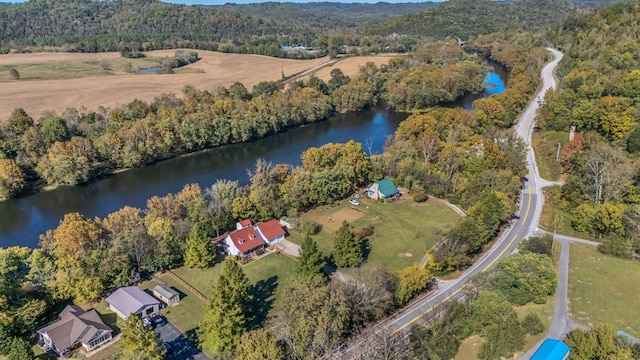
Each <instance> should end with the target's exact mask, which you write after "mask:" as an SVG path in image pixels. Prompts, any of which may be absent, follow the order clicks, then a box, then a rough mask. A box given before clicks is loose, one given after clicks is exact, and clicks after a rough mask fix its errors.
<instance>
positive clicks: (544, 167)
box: [531, 131, 569, 181]
mask: <svg viewBox="0 0 640 360" xmlns="http://www.w3.org/2000/svg"><path fill="white" fill-rule="evenodd" d="M567 142H569V134H568V133H567V132H561V131H536V132H534V133H533V138H532V144H531V145H532V146H533V150H534V151H535V153H536V164H537V165H538V170H539V171H540V176H542V177H543V178H544V179H547V180H553V181H558V180H560V177H561V175H562V166H561V164H560V162H558V161H556V156H557V154H558V144H561V147H564V145H566V143H567Z"/></svg>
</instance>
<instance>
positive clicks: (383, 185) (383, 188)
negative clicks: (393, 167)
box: [377, 178, 400, 197]
mask: <svg viewBox="0 0 640 360" xmlns="http://www.w3.org/2000/svg"><path fill="white" fill-rule="evenodd" d="M377 184H378V186H379V187H380V190H379V191H380V193H381V194H382V196H384V197H389V196H393V195H395V194H397V193H399V192H400V190H398V188H397V187H396V186H395V185H394V184H393V181H391V179H389V178H385V179H382V180H380V181H377Z"/></svg>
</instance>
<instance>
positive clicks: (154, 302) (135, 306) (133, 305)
mask: <svg viewBox="0 0 640 360" xmlns="http://www.w3.org/2000/svg"><path fill="white" fill-rule="evenodd" d="M105 301H106V302H107V303H108V304H109V308H110V309H111V310H113V312H115V313H116V314H118V316H120V317H121V318H122V319H124V320H126V319H127V318H128V317H129V315H131V314H136V315H139V316H140V317H142V318H146V317H150V316H151V315H154V314H157V313H158V312H159V311H160V301H159V300H158V299H156V298H154V297H153V296H151V295H149V294H147V293H146V292H144V291H142V290H141V289H140V288H139V287H137V286H127V287H121V288H119V289H118V290H116V291H115V292H114V293H113V294H111V295H109V297H108V298H106V299H105Z"/></svg>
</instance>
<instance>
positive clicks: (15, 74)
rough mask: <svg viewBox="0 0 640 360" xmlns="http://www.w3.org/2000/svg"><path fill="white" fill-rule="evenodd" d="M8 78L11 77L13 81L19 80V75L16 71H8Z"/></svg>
mask: <svg viewBox="0 0 640 360" xmlns="http://www.w3.org/2000/svg"><path fill="white" fill-rule="evenodd" d="M9 76H11V78H12V79H13V80H20V73H19V72H18V70H16V69H9Z"/></svg>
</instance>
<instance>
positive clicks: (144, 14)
mask: <svg viewBox="0 0 640 360" xmlns="http://www.w3.org/2000/svg"><path fill="white" fill-rule="evenodd" d="M281 37H288V38H290V39H292V41H294V42H300V43H305V44H310V45H311V44H312V39H314V36H313V33H312V32H311V30H309V27H308V26H300V25H293V23H291V22H282V23H281V22H278V21H275V20H267V19H263V18H257V17H251V16H249V15H243V14H240V13H237V12H231V11H228V10H224V9H217V8H214V7H208V6H186V5H175V4H167V3H163V2H161V1H158V0H140V1H131V0H115V1H91V0H60V1H45V0H30V1H28V2H25V3H21V4H14V5H7V6H3V7H0V48H4V49H5V51H7V50H8V49H9V48H24V47H28V46H56V47H62V50H63V51H80V52H97V51H121V50H122V48H123V47H126V46H128V47H131V48H132V49H133V50H140V51H146V50H154V49H164V48H178V47H187V48H199V49H208V50H220V51H233V52H253V53H261V54H268V55H273V56H276V55H282V56H284V55H285V54H284V53H280V47H279V40H278V39H279V38H281Z"/></svg>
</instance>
